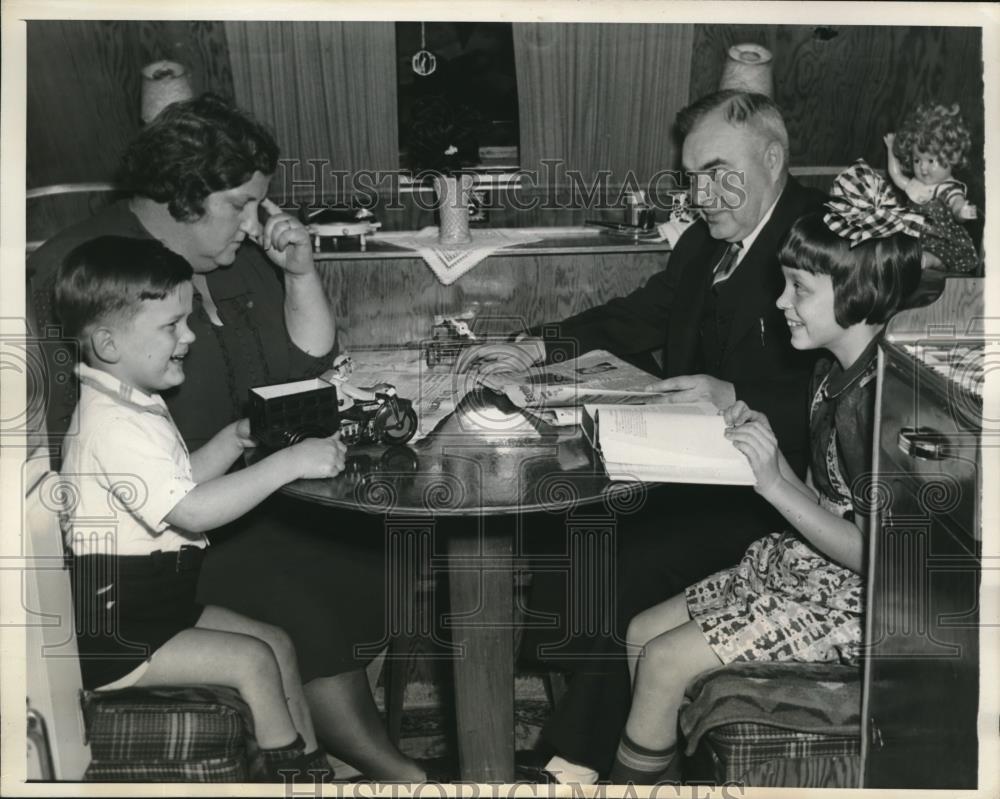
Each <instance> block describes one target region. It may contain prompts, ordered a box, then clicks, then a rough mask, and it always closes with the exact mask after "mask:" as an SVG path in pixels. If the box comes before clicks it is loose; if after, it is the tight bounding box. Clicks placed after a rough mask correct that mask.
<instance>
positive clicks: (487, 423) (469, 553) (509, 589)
mask: <svg viewBox="0 0 1000 799" xmlns="http://www.w3.org/2000/svg"><path fill="white" fill-rule="evenodd" d="M504 406H506V407H504ZM599 460H600V459H599V458H598V457H597V456H596V455H595V454H594V452H593V450H592V449H591V447H590V444H589V442H588V441H587V440H586V438H585V437H584V435H583V433H582V431H581V430H580V428H578V427H568V428H557V427H552V426H549V425H545V424H543V423H540V422H538V421H535V420H531V419H529V418H528V417H526V416H525V415H524V414H523V413H521V412H519V411H517V410H516V409H515V408H513V407H512V406H509V405H507V404H506V400H505V399H504V398H501V397H498V396H497V395H494V394H492V393H490V392H473V393H471V394H469V395H468V396H467V397H466V398H465V399H463V400H462V401H461V402H460V403H459V404H458V406H457V407H456V410H455V412H454V413H452V414H451V415H450V416H448V417H447V418H446V419H445V420H444V421H443V422H442V423H441V424H440V425H438V427H437V428H436V429H435V430H434V431H433V432H432V433H430V434H429V435H428V436H427V437H426V438H424V439H422V440H421V441H419V442H417V443H415V444H412V445H408V446H396V447H385V446H381V445H359V446H355V447H352V448H351V450H350V451H349V453H348V462H347V468H346V469H345V471H344V472H343V473H342V474H340V475H338V476H337V477H335V478H332V479H325V480H299V481H296V482H294V483H291V484H289V485H288V486H286V487H285V488H284V489H282V490H283V492H284V493H286V494H288V495H290V496H293V497H297V498H299V499H301V500H303V501H306V502H311V503H318V504H321V505H330V506H334V507H338V508H347V509H351V510H356V511H363V512H366V513H375V514H380V515H382V516H384V518H385V522H386V529H387V533H388V534H389V536H388V540H389V548H388V549H387V561H389V562H387V572H386V573H387V576H388V578H389V579H388V581H387V591H388V592H389V594H390V595H392V596H394V597H395V598H396V600H397V601H394V602H390V603H389V604H390V605H394V606H396V608H395V609H390V611H389V615H390V617H391V618H389V619H387V621H388V624H387V633H388V634H389V635H390V636H391V635H392V634H393V633H394V632H398V630H399V629H400V628H401V627H405V626H406V625H407V623H408V622H407V621H406V619H407V618H411V619H412V615H413V614H412V603H413V595H412V589H413V588H414V587H415V584H416V581H417V580H418V579H420V578H421V577H423V578H426V576H427V575H426V571H427V570H428V569H429V570H430V572H431V573H432V574H433V573H435V572H437V573H439V574H445V575H446V577H447V580H448V585H449V597H450V605H451V607H450V612H449V613H448V614H445V617H443V619H442V620H443V621H444V624H443V625H442V626H444V627H445V628H447V629H450V631H451V636H450V640H449V641H447V642H444V643H445V646H447V647H448V648H449V649H450V651H451V653H452V656H453V658H454V678H455V686H454V688H455V707H456V713H457V728H458V749H459V768H460V772H461V777H462V779H463V780H470V781H475V782H512V781H513V779H514V635H513V633H514V627H515V619H514V575H515V573H516V572H517V571H519V570H521V571H523V570H524V568H525V567H524V565H523V556H522V551H521V540H520V535H519V531H521V530H522V529H523V528H522V525H521V520H522V519H523V515H524V514H526V513H537V512H548V513H553V514H566V513H567V512H570V511H571V510H572V509H573V508H576V507H578V506H584V505H586V506H588V508H592V507H597V508H598V509H601V508H603V509H604V512H605V513H606V515H607V516H608V517H609V518H613V517H614V516H616V515H617V514H619V513H627V512H629V511H630V510H631V509H634V508H635V506H636V504H637V503H638V502H641V494H642V492H643V490H644V489H643V486H641V485H638V484H634V483H613V482H611V481H609V480H608V478H607V476H606V475H605V473H604V468H603V466H602V465H601V464H600V462H599ZM444 517H460V519H461V520H462V521H461V522H457V523H456V521H455V520H450V521H448V523H447V525H445V526H446V527H447V531H446V534H445V535H443V536H439V537H440V538H441V542H440V544H439V543H438V542H437V541H436V539H435V533H440V532H441V531H439V530H438V529H437V524H438V522H439V521H441V520H442V519H443V518H444ZM465 521H467V522H468V523H467V524H466V523H464V522H465ZM612 526H613V525H612ZM609 529H610V528H609ZM603 548H604V550H605V551H606V548H607V547H606V545H605V546H604V547H603ZM598 549H601V547H598ZM609 560H610V559H609ZM567 568H568V567H567ZM574 568H576V566H574ZM599 568H605V567H604V566H600V567H599ZM407 610H409V616H408V615H407ZM397 611H398V615H397ZM345 612H350V609H349V608H348V609H345ZM409 623H412V621H411V622H409Z"/></svg>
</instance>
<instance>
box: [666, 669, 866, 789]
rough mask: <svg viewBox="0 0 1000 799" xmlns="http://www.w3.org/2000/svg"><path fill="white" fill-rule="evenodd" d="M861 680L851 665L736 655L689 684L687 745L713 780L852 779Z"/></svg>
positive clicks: (684, 722) (807, 783)
mask: <svg viewBox="0 0 1000 799" xmlns="http://www.w3.org/2000/svg"><path fill="white" fill-rule="evenodd" d="M860 711H861V683H860V673H859V671H858V669H856V668H854V667H847V666H840V665H830V664H791V663H788V664H785V663H781V664H776V663H739V664H733V665H730V666H727V667H725V668H721V669H717V670H715V671H712V672H709V673H707V674H705V675H703V676H702V677H700V678H698V679H697V680H695V681H693V682H692V683H691V685H690V686H688V690H687V695H686V697H685V705H684V707H683V708H682V710H681V719H680V722H681V729H682V731H683V733H684V735H685V737H686V739H687V742H688V746H687V753H688V754H689V755H695V762H699V763H702V764H710V766H709V767H710V769H711V771H712V772H713V773H712V779H714V780H715V781H716V782H719V783H724V782H741V783H744V784H746V785H751V786H753V785H760V786H789V787H848V788H849V787H856V786H857V785H858V779H859V774H860V765H861V712H860Z"/></svg>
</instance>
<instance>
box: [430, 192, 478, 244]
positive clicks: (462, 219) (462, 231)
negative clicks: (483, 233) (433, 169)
mask: <svg viewBox="0 0 1000 799" xmlns="http://www.w3.org/2000/svg"><path fill="white" fill-rule="evenodd" d="M474 181H475V178H474V176H473V175H467V174H460V175H455V176H450V175H437V176H436V177H435V178H434V190H435V191H436V192H437V198H438V218H439V220H440V225H439V227H438V231H439V232H438V243H439V244H442V245H445V246H452V245H455V244H468V243H469V242H470V241H472V234H471V233H470V232H469V202H470V199H471V196H472V186H473V183H474Z"/></svg>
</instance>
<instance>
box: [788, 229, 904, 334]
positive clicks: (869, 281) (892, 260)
mask: <svg viewBox="0 0 1000 799" xmlns="http://www.w3.org/2000/svg"><path fill="white" fill-rule="evenodd" d="M823 216H824V213H823V212H817V213H812V214H806V215H805V216H802V217H799V219H798V220H796V222H795V224H793V225H792V227H791V230H789V231H788V235H787V236H786V237H785V240H784V242H783V244H782V245H781V250H780V251H779V253H778V260H779V261H780V263H781V265H782V266H784V267H787V268H789V269H801V270H802V271H804V272H810V273H812V274H814V275H829V276H830V279H831V280H832V281H833V311H834V318H835V319H836V320H837V324H838V325H840V326H841V327H844V328H846V327H850V326H851V325H855V324H858V323H859V322H865V323H867V324H871V325H876V324H883V323H884V322H888V321H889V319H890V318H891V317H892V315H893V314H894V313H896V311H898V310H899V309H900V308H901V307H902V304H903V301H904V300H905V299H906V298H907V297H908V296H910V294H912V293H913V291H914V290H915V289H916V288H917V284H918V283H919V282H920V268H921V266H920V259H921V255H922V249H921V247H920V240H919V239H916V238H914V237H913V236H908V235H906V234H905V233H896V234H894V235H892V236H887V237H885V238H881V239H868V240H867V241H864V242H862V243H861V244H858V245H857V246H855V247H851V246H850V242H849V241H848V240H847V239H845V238H842V237H841V236H838V235H837V234H836V233H834V232H833V231H832V230H830V228H828V227H827V226H826V223H825V222H824V221H823Z"/></svg>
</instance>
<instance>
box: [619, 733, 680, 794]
mask: <svg viewBox="0 0 1000 799" xmlns="http://www.w3.org/2000/svg"><path fill="white" fill-rule="evenodd" d="M677 760H678V757H677V744H673V745H671V746H668V747H667V748H666V749H647V748H646V747H644V746H640V745H639V744H637V743H636V742H635V741H633V740H632V739H631V738H629V737H628V733H624V732H623V733H622V737H621V741H620V742H619V743H618V752H617V754H616V755H615V764H614V765H613V766H612V767H611V783H612V784H613V785H625V784H626V783H632V784H634V785H655V784H656V783H658V782H665V781H675V782H676V781H679V778H680V773H679V770H678V768H677V764H676V761H677Z"/></svg>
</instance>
